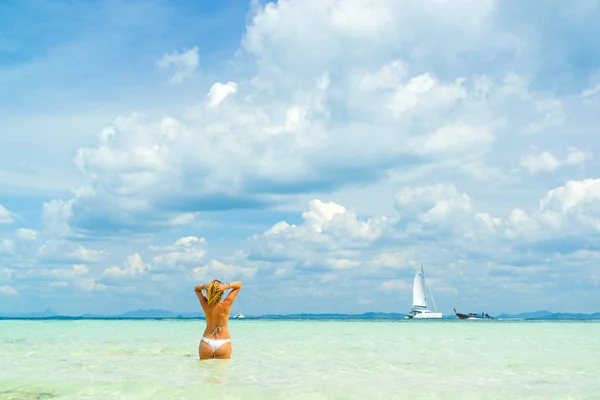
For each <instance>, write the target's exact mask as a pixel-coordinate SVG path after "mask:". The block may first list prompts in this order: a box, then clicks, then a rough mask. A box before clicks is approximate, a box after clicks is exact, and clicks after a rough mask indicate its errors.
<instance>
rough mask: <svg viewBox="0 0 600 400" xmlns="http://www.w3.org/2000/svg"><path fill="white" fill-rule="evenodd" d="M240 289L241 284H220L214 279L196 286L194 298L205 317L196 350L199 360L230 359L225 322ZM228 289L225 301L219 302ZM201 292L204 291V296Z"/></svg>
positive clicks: (228, 336)
mask: <svg viewBox="0 0 600 400" xmlns="http://www.w3.org/2000/svg"><path fill="white" fill-rule="evenodd" d="M241 288H242V282H231V283H226V284H222V283H221V282H220V281H218V280H216V279H215V280H213V281H211V282H210V283H206V284H204V285H198V286H196V296H198V300H200V305H201V306H202V310H204V314H205V315H206V328H205V329H204V334H203V335H202V340H201V341H200V347H199V348H198V355H199V356H200V359H201V360H206V359H209V358H231V336H230V335H229V330H228V329H227V322H228V321H229V314H230V312H231V306H232V304H233V302H234V301H235V298H236V297H237V295H238V293H239V292H240V289H241ZM228 289H231V292H229V294H228V295H227V297H225V300H223V301H221V298H222V297H223V292H224V291H225V290H228ZM202 290H206V296H204V293H203V292H202ZM207 297H208V298H207Z"/></svg>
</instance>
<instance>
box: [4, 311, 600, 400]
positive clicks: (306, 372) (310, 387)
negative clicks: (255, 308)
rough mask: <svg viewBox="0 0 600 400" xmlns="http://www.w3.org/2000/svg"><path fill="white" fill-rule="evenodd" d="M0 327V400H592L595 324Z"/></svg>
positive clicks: (597, 345)
mask: <svg viewBox="0 0 600 400" xmlns="http://www.w3.org/2000/svg"><path fill="white" fill-rule="evenodd" d="M203 324H204V322H203V321H190V320H187V321H186V320H183V321H181V320H179V321H177V320H163V321H0V399H2V400H4V399H19V400H20V399H107V398H111V399H197V398H200V397H203V398H219V399H249V398H256V399H284V398H285V399H517V398H522V399H597V398H599V397H598V396H600V395H599V393H600V357H599V356H598V354H600V341H599V340H598V338H599V337H600V323H598V322H526V321H515V322H513V321H510V322H509V321H257V320H232V321H230V331H231V334H232V335H233V358H232V359H231V360H228V361H223V360H209V361H198V340H199V338H200V335H201V333H202V331H203V328H204V325H203Z"/></svg>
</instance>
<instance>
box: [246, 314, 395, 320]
mask: <svg viewBox="0 0 600 400" xmlns="http://www.w3.org/2000/svg"><path fill="white" fill-rule="evenodd" d="M405 316H406V314H398V313H377V312H368V313H364V314H287V315H279V314H267V315H261V316H259V317H255V318H260V319H404V317H405Z"/></svg>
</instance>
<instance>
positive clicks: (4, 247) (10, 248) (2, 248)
mask: <svg viewBox="0 0 600 400" xmlns="http://www.w3.org/2000/svg"><path fill="white" fill-rule="evenodd" d="M14 250H15V242H13V241H12V240H11V239H2V240H1V241H0V254H2V253H8V254H10V253H13V252H14Z"/></svg>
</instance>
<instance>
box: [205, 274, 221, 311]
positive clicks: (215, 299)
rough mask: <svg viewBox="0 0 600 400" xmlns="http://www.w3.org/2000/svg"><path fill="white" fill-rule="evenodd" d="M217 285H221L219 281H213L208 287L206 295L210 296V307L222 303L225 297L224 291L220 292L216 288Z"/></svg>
mask: <svg viewBox="0 0 600 400" xmlns="http://www.w3.org/2000/svg"><path fill="white" fill-rule="evenodd" d="M217 283H221V281H219V280H218V279H215V280H213V281H212V282H210V283H209V284H208V286H207V287H206V294H207V295H208V296H207V297H208V305H210V306H214V305H215V304H218V303H219V302H220V301H221V297H223V291H220V292H218V291H217V289H216V288H215V286H216V284H217Z"/></svg>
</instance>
